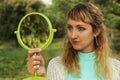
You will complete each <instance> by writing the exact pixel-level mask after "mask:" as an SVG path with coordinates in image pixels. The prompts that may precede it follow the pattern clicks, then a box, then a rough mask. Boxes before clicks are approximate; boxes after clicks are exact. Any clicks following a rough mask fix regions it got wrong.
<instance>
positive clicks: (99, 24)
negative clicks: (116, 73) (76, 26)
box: [62, 3, 111, 80]
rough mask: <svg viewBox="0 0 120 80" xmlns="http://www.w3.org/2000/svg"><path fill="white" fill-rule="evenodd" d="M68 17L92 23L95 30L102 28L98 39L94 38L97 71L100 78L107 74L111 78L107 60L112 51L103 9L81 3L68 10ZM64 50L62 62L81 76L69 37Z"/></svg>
mask: <svg viewBox="0 0 120 80" xmlns="http://www.w3.org/2000/svg"><path fill="white" fill-rule="evenodd" d="M67 17H68V19H69V18H70V19H73V20H81V21H83V22H85V23H88V24H91V26H92V29H93V32H96V31H98V30H100V34H99V35H98V36H97V37H96V40H94V44H95V48H96V61H95V62H96V66H97V70H96V73H97V75H98V78H99V79H101V78H102V77H103V76H105V77H106V78H107V80H111V74H110V69H109V65H108V62H107V60H108V56H109V53H110V52H111V51H110V46H109V44H108V38H107V34H106V27H105V25H104V19H103V15H102V13H101V11H100V10H99V9H98V8H97V7H96V6H94V5H93V4H90V3H86V4H83V3H79V4H78V5H76V6H74V7H73V8H72V9H71V10H70V11H69V12H68V16H67ZM64 51H65V52H64V54H63V57H62V62H63V65H64V67H65V70H67V72H68V73H71V74H73V75H75V76H80V72H79V71H80V66H79V64H78V54H77V51H76V50H74V48H73V47H72V45H71V43H70V41H69V40H68V38H67V37H66V40H65V50H64ZM103 74H104V75H103Z"/></svg>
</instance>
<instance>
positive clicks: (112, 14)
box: [0, 0, 120, 40]
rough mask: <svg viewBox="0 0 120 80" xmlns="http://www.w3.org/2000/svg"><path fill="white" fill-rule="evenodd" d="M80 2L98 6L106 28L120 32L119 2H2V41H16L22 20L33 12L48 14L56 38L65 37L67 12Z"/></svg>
mask: <svg viewBox="0 0 120 80" xmlns="http://www.w3.org/2000/svg"><path fill="white" fill-rule="evenodd" d="M79 2H91V3H93V4H95V5H97V6H98V7H99V8H100V9H101V10H102V12H103V14H104V16H105V24H106V26H107V27H109V28H112V29H118V30H120V27H119V24H120V2H119V0H52V4H51V5H45V4H43V3H42V1H40V0H0V36H1V38H0V39H3V40H8V39H9V40H15V35H14V34H13V32H14V31H15V30H16V29H17V26H18V23H19V21H20V19H21V18H22V17H23V16H24V15H25V14H27V13H29V12H33V11H37V12H42V13H44V14H46V15H47V16H48V17H49V18H50V20H51V22H52V24H53V27H54V28H56V29H57V32H56V33H55V37H59V38H60V37H63V36H64V34H65V26H66V15H67V12H68V11H69V10H70V9H71V7H73V6H74V5H75V4H77V3H79ZM6 32H7V33H6ZM6 34H7V35H6Z"/></svg>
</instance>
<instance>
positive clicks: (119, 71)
mask: <svg viewBox="0 0 120 80" xmlns="http://www.w3.org/2000/svg"><path fill="white" fill-rule="evenodd" d="M109 62H110V63H111V72H112V78H113V80H120V61H119V60H117V59H114V58H109ZM66 74H67V72H66V71H65V70H64V67H63V65H62V63H61V57H55V58H53V59H52V60H51V61H50V62H49V64H48V69H47V78H48V79H49V80H65V77H66Z"/></svg>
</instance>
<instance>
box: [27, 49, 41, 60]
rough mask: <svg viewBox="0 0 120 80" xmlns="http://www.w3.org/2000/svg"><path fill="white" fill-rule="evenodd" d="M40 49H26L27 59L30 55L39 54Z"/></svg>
mask: <svg viewBox="0 0 120 80" xmlns="http://www.w3.org/2000/svg"><path fill="white" fill-rule="evenodd" d="M40 52H41V49H40V48H34V49H31V50H29V51H28V59H29V58H30V57H32V56H33V55H34V54H40Z"/></svg>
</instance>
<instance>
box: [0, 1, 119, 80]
mask: <svg viewBox="0 0 120 80" xmlns="http://www.w3.org/2000/svg"><path fill="white" fill-rule="evenodd" d="M44 1H45V0H44ZM79 2H91V3H93V4H95V5H96V6H98V7H99V8H100V9H101V11H102V12H103V15H104V17H105V25H106V26H107V29H108V32H109V37H110V38H111V45H112V50H113V51H114V53H113V55H114V56H115V57H116V58H117V59H119V60H120V0H52V2H51V3H50V4H47V3H44V2H43V1H41V0H0V80H21V79H23V78H26V77H28V76H30V74H29V73H28V72H27V68H26V61H27V60H26V59H27V58H26V57H27V51H26V50H24V49H23V48H21V46H20V45H19V44H18V42H17V40H16V36H15V34H14V31H15V30H17V27H18V23H19V21H20V19H21V18H22V17H23V16H24V15H25V14H27V13H29V12H34V11H36V12H41V13H44V14H45V15H47V16H48V17H49V19H50V21H51V22H52V25H53V28H55V29H57V32H56V33H55V35H54V40H53V41H52V44H51V45H50V46H49V47H48V48H47V49H46V50H44V51H42V55H43V57H44V58H45V61H46V66H47V64H48V62H49V60H50V59H51V58H53V57H55V56H57V55H59V54H61V53H62V52H63V47H64V42H63V41H64V34H65V26H66V14H67V12H68V11H69V9H70V8H71V7H73V6H74V5H75V4H77V3H79Z"/></svg>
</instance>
